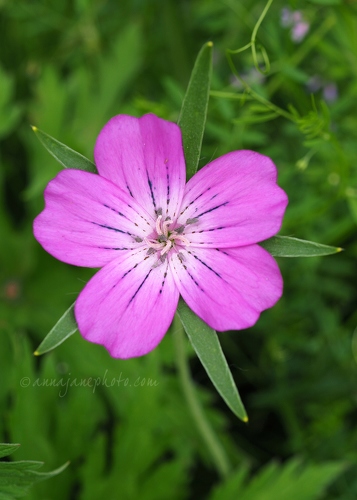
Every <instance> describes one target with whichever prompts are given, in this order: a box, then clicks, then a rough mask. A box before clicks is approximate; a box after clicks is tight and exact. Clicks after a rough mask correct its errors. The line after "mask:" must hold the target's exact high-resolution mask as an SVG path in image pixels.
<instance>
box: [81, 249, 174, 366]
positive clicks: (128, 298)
mask: <svg viewBox="0 0 357 500" xmlns="http://www.w3.org/2000/svg"><path fill="white" fill-rule="evenodd" d="M156 261H157V257H156V255H155V256H147V255H146V249H141V250H137V251H136V252H126V253H125V255H123V256H122V258H120V259H116V260H114V261H112V262H110V263H109V264H107V265H106V266H105V267H103V269H101V270H100V271H99V272H98V273H97V274H96V275H95V276H94V277H93V278H92V279H91V280H90V281H89V283H88V284H87V285H86V287H85V288H84V289H83V290H82V292H81V293H80V295H79V297H78V299H77V301H76V304H75V316H76V319H77V322H78V326H79V331H80V332H81V334H82V335H83V337H84V338H86V339H87V340H89V341H91V342H94V343H97V344H102V345H104V346H105V347H106V348H107V349H108V351H109V352H110V354H111V355H112V356H113V357H115V358H123V359H125V358H131V357H135V356H142V355H143V354H147V353H148V352H150V351H151V350H152V349H154V348H155V347H156V346H157V345H158V343H159V342H160V341H161V339H162V338H163V336H164V335H165V333H166V332H167V330H168V328H169V326H170V324H171V321H172V319H173V316H174V313H175V310H176V307H177V302H178V297H179V293H178V290H177V287H176V285H175V283H174V280H173V277H172V275H171V273H168V272H167V270H168V263H167V262H165V263H164V264H162V265H161V266H159V267H156V268H153V264H154V263H155V262H156Z"/></svg>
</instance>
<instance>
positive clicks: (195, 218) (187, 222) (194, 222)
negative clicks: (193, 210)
mask: <svg viewBox="0 0 357 500" xmlns="http://www.w3.org/2000/svg"><path fill="white" fill-rule="evenodd" d="M196 222H198V217H193V218H192V219H187V221H186V224H196Z"/></svg>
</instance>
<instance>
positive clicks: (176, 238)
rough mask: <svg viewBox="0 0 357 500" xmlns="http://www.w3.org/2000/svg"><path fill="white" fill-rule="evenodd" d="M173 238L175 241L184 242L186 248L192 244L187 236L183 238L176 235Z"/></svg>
mask: <svg viewBox="0 0 357 500" xmlns="http://www.w3.org/2000/svg"><path fill="white" fill-rule="evenodd" d="M172 238H173V239H174V240H180V241H182V242H183V243H184V244H185V245H186V246H190V242H189V241H188V239H187V238H185V236H182V235H180V234H175V235H174V234H173V235H172Z"/></svg>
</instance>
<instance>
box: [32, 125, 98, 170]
mask: <svg viewBox="0 0 357 500" xmlns="http://www.w3.org/2000/svg"><path fill="white" fill-rule="evenodd" d="M32 130H33V131H34V132H35V134H36V136H37V138H38V139H39V141H40V142H41V143H42V144H43V146H45V148H46V149H47V151H48V152H49V153H51V155H52V156H53V157H54V158H56V160H57V161H59V162H60V163H61V164H62V165H63V166H64V167H65V168H76V169H79V170H87V172H93V173H96V172H97V169H96V168H95V165H94V163H92V162H91V161H90V160H88V158H86V157H85V156H83V155H81V154H80V153H77V151H74V150H73V149H71V148H69V147H68V146H66V145H65V144H62V142H59V141H57V139H54V138H53V137H51V136H50V135H48V134H45V132H42V131H41V130H39V129H38V128H37V127H32Z"/></svg>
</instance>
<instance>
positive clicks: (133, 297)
mask: <svg viewBox="0 0 357 500" xmlns="http://www.w3.org/2000/svg"><path fill="white" fill-rule="evenodd" d="M151 271H152V269H150V271H149V272H148V273H147V275H146V276H145V278H144V279H143V281H142V282H141V284H140V285H139V288H138V289H137V290H136V292H135V293H134V295H133V296H132V297H131V299H130V300H129V304H131V302H132V301H133V300H134V299H135V297H136V296H137V294H138V292H139V290H140V288H141V287H142V286H143V284H144V283H145V281H146V280H147V279H148V277H149V276H150V273H151Z"/></svg>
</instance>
